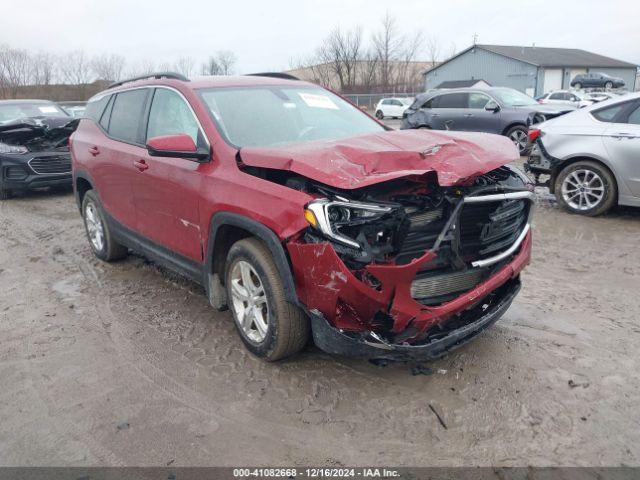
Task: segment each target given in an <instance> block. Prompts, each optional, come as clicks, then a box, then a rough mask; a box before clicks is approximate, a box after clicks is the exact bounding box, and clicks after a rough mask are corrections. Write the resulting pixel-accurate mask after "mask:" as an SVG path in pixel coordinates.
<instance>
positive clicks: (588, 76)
mask: <svg viewBox="0 0 640 480" xmlns="http://www.w3.org/2000/svg"><path fill="white" fill-rule="evenodd" d="M571 86H572V87H574V88H577V89H580V88H585V87H588V88H621V87H624V80H623V79H621V78H619V77H612V76H611V75H607V74H606V73H599V72H591V73H581V74H579V75H576V76H575V77H574V78H573V80H571Z"/></svg>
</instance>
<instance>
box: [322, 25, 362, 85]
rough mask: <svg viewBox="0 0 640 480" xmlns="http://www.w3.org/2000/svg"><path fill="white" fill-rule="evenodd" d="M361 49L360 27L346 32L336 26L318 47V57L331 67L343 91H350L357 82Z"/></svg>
mask: <svg viewBox="0 0 640 480" xmlns="http://www.w3.org/2000/svg"><path fill="white" fill-rule="evenodd" d="M361 51H362V28H361V27H356V28H355V29H354V30H351V31H349V32H346V33H343V32H342V31H341V30H340V28H339V27H336V28H335V29H334V30H333V31H332V32H331V33H330V34H329V36H328V37H327V38H326V39H325V41H324V43H323V45H322V46H321V47H320V48H319V49H318V58H319V59H320V61H321V63H324V64H326V65H327V66H328V67H329V68H330V69H331V71H332V73H333V74H334V75H335V77H336V78H337V80H338V82H339V84H340V90H341V91H343V92H346V91H352V90H353V89H354V87H355V85H356V83H357V80H358V63H359V62H360V60H361Z"/></svg>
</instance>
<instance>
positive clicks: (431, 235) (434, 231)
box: [396, 208, 446, 265]
mask: <svg viewBox="0 0 640 480" xmlns="http://www.w3.org/2000/svg"><path fill="white" fill-rule="evenodd" d="M405 211H406V212H407V216H408V217H409V222H410V227H409V232H408V233H407V236H406V237H405V239H404V242H403V243H402V249H401V250H400V252H399V254H398V256H397V257H396V263H397V264H398V265H404V264H407V263H409V262H411V260H413V259H414V258H418V257H421V256H422V255H424V253H425V252H426V251H427V250H429V249H430V248H431V247H432V246H433V244H434V243H435V241H436V239H437V238H438V235H440V232H441V231H442V229H443V228H444V224H445V221H446V219H445V218H444V217H445V215H444V209H443V208H438V209H434V210H426V211H420V210H415V211H412V210H409V209H406V210H405Z"/></svg>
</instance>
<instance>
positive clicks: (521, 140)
mask: <svg viewBox="0 0 640 480" xmlns="http://www.w3.org/2000/svg"><path fill="white" fill-rule="evenodd" d="M507 137H509V139H510V140H511V141H512V142H513V144H514V145H515V146H516V148H517V149H518V153H519V154H520V155H521V156H522V155H526V154H527V152H528V151H529V137H528V136H527V129H526V128H525V127H513V128H510V129H509V131H508V132H507Z"/></svg>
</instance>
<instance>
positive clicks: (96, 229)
mask: <svg viewBox="0 0 640 480" xmlns="http://www.w3.org/2000/svg"><path fill="white" fill-rule="evenodd" d="M82 218H83V220H84V227H85V230H86V232H87V238H88V239H89V245H90V246H91V250H92V251H93V254H94V255H95V256H96V257H98V258H99V259H100V260H104V261H105V262H112V261H114V260H119V259H121V258H124V257H126V256H127V247H125V246H124V245H121V244H119V243H118V242H116V241H115V239H114V238H113V235H112V233H111V230H110V229H109V225H108V224H107V222H106V221H105V216H104V212H103V210H102V206H101V204H100V201H99V200H98V196H97V195H96V194H95V193H94V192H93V190H89V191H88V192H87V193H85V195H84V198H83V200H82Z"/></svg>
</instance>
